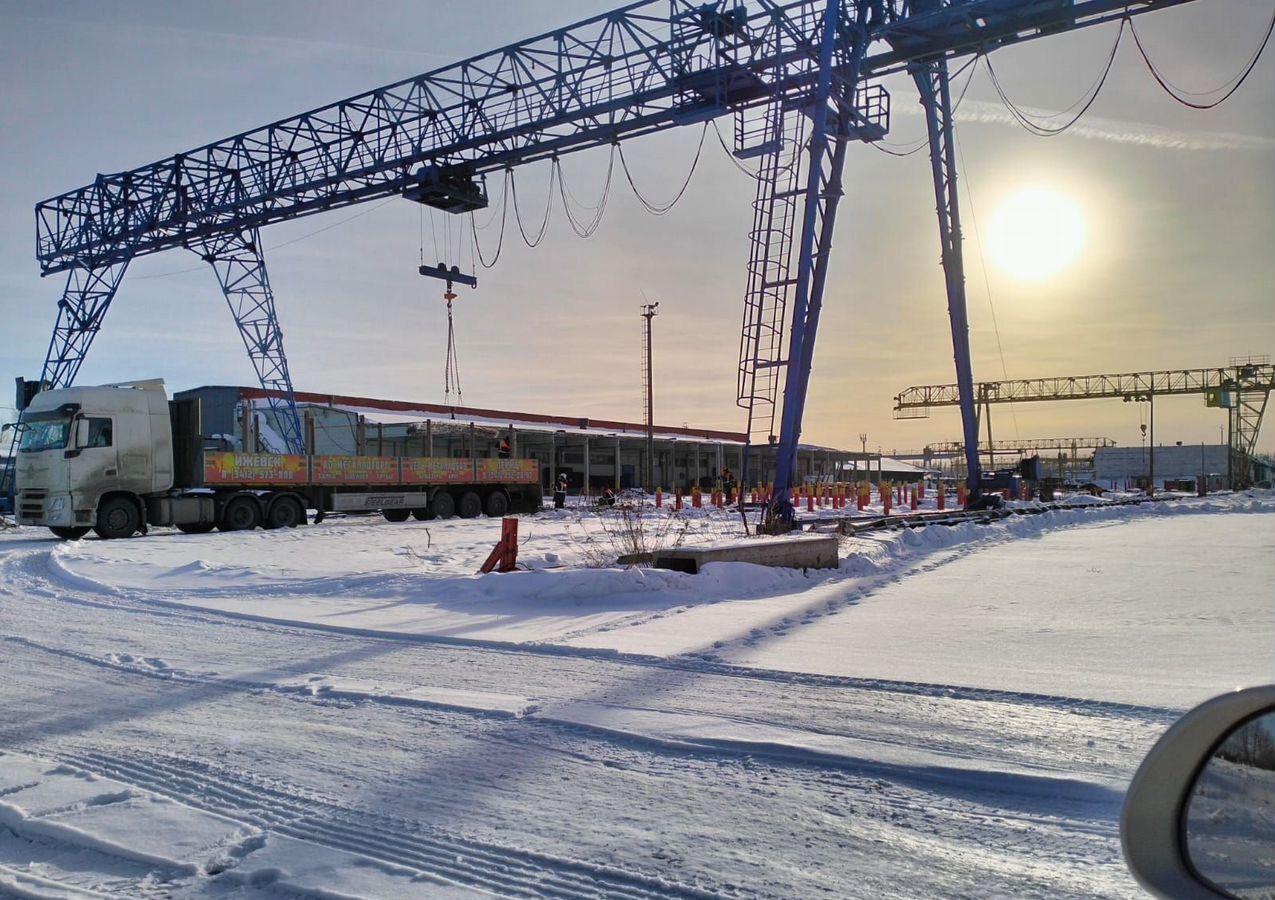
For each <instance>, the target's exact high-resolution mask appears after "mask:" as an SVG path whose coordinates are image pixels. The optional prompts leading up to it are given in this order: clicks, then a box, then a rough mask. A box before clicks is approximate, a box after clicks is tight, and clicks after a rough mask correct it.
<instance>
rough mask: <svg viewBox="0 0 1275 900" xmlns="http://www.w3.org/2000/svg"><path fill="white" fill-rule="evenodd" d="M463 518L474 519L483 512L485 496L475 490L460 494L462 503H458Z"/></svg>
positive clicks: (457, 506)
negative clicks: (479, 494)
mask: <svg viewBox="0 0 1275 900" xmlns="http://www.w3.org/2000/svg"><path fill="white" fill-rule="evenodd" d="M456 508H457V510H458V511H459V512H460V517H461V518H462V519H473V518H476V517H477V516H481V515H482V513H483V498H482V497H479V496H478V494H476V493H474V492H473V491H465V493H463V494H461V495H460V503H458V504H456Z"/></svg>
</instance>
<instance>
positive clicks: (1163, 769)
mask: <svg viewBox="0 0 1275 900" xmlns="http://www.w3.org/2000/svg"><path fill="white" fill-rule="evenodd" d="M1120 839H1121V843H1122V844H1123V847H1124V855H1125V862H1126V863H1127V864H1128V866H1129V869H1130V871H1132V872H1133V875H1134V877H1135V878H1137V879H1138V881H1139V883H1141V884H1142V886H1143V887H1145V888H1146V889H1147V890H1149V891H1151V893H1153V894H1155V895H1156V896H1160V897H1173V898H1183V900H1191V898H1206V897H1231V898H1254V897H1270V896H1275V685H1267V686H1265V687H1258V688H1249V689H1247V690H1242V691H1235V692H1233V693H1230V694H1224V695H1222V696H1221V697H1215V698H1214V699H1212V700H1210V701H1208V702H1207V703H1204V704H1201V705H1200V706H1197V707H1196V708H1195V709H1193V710H1191V711H1190V712H1189V713H1187V714H1186V715H1185V716H1183V717H1182V718H1181V719H1179V720H1178V721H1177V722H1176V723H1175V724H1174V725H1173V727H1172V728H1170V729H1169V730H1168V731H1167V732H1165V734H1164V736H1163V737H1161V738H1160V740H1159V741H1158V742H1156V745H1155V746H1154V747H1152V748H1151V752H1150V753H1148V754H1147V757H1146V759H1145V760H1143V762H1142V765H1141V766H1140V767H1139V768H1138V772H1137V774H1136V775H1134V778H1133V782H1132V783H1131V784H1130V785H1129V792H1128V794H1126V796H1125V804H1124V810H1123V812H1122V814H1121V817H1120Z"/></svg>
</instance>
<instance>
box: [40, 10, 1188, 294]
mask: <svg viewBox="0 0 1275 900" xmlns="http://www.w3.org/2000/svg"><path fill="white" fill-rule="evenodd" d="M1183 2H1189V0H1142V2H1133V3H1130V2H1116V0H1069V2H1066V3H1059V2H1056V0H1041V2H1035V3H1026V4H1024V3H1022V2H1021V0H952V2H945V3H922V2H921V0H891V2H886V0H858V2H850V0H847V3H846V6H847V7H854V8H855V9H858V8H859V7H863V8H867V9H870V10H872V21H873V23H874V24H873V26H872V28H873V30H872V32H871V34H870V42H871V43H872V45H873V46H880V47H882V48H884V49H883V50H882V52H878V53H876V55H872V54H870V53H869V54H868V55H866V56H865V57H864V58H863V60H862V62H861V63H859V72H858V73H857V75H858V78H859V79H860V80H866V79H870V78H874V77H879V76H881V75H884V74H889V73H891V72H894V71H901V70H902V69H903V68H904V67H905V66H906V64H907V63H908V62H909V61H912V60H916V59H918V58H936V57H951V56H955V55H962V54H968V53H975V52H982V51H983V50H986V49H990V48H991V47H994V46H1000V45H1003V44H1005V43H1009V42H1017V41H1023V40H1028V39H1031V38H1033V37H1038V36H1041V35H1043V34H1046V33H1050V32H1051V31H1052V30H1061V29H1067V28H1074V27H1082V26H1084V25H1091V24H1097V23H1099V22H1102V21H1107V20H1109V19H1110V18H1112V17H1113V16H1117V15H1119V16H1123V15H1129V14H1136V13H1138V12H1146V11H1150V10H1152V9H1158V8H1161V7H1165V6H1172V5H1176V4H1178V3H1183ZM825 5H826V3H825V0H795V2H793V0H789V2H780V0H747V2H746V3H745V2H737V0H715V2H713V3H708V4H705V3H701V2H696V0H642V2H638V3H633V4H630V5H629V6H626V7H623V8H621V9H617V10H614V11H612V12H609V13H605V14H603V15H600V16H595V17H593V18H591V19H588V20H585V21H584V22H580V23H577V24H575V25H572V26H569V27H565V28H561V29H557V30H554V31H551V32H548V33H546V34H543V35H541V36H539V37H536V38H531V39H528V40H525V41H522V42H519V43H517V44H513V45H511V46H508V47H505V48H503V49H501V50H497V51H494V52H492V53H487V54H482V55H478V56H474V57H471V58H470V59H467V60H464V61H463V62H460V63H456V64H454V65H451V66H446V67H443V68H440V69H436V70H434V71H432V72H428V73H425V74H422V75H418V76H415V77H413V78H409V79H405V80H403V81H399V82H396V83H394V84H391V85H386V86H384V87H380V88H377V89H375V90H372V91H369V92H367V93H364V94H359V95H357V96H354V97H350V98H348V99H346V100H342V101H340V102H339V103H335V104H332V105H330V106H326V107H322V108H319V109H316V110H312V111H310V112H307V113H303V114H301V115H299V116H294V117H291V118H288V119H282V120H280V121H277V122H274V123H272V124H270V125H267V126H265V127H263V128H258V129H255V130H253V131H248V132H244V133H242V134H238V135H235V136H233V137H230V138H226V139H225V140H221V141H216V142H213V143H211V144H206V145H204V146H203V147H199V148H196V149H194V150H190V151H187V152H185V153H178V154H176V155H174V156H171V157H168V158H166V159H163V160H159V161H157V162H154V163H151V164H150V165H146V166H141V167H139V168H136V169H132V170H130V171H127V172H120V173H116V174H109V175H98V176H97V178H96V179H95V180H94V181H93V182H92V183H91V184H88V185H85V186H83V187H81V188H78V189H77V190H74V191H70V192H68V193H65V194H61V195H59V196H57V197H53V198H50V199H48V200H44V201H42V202H40V203H39V204H37V205H36V230H37V237H36V259H37V260H38V262H39V264H40V268H41V273H42V274H44V275H49V274H52V273H55V272H59V271H64V270H66V269H69V268H72V267H75V266H81V267H87V266H99V265H108V264H111V263H113V262H116V261H119V260H122V259H128V258H131V257H133V256H137V255H141V254H145V253H153V252H157V251H159V250H163V249H167V248H169V247H174V246H184V245H186V244H187V243H188V242H190V241H192V240H195V239H199V238H206V237H208V236H209V235H211V234H215V233H217V232H219V231H230V230H241V231H242V230H245V229H251V228H254V227H260V226H261V225H265V224H268V223H271V222H277V221H283V220H287V219H292V218H297V217H299V216H304V215H309V214H312V213H317V212H322V211H325V210H329V209H334V208H339V207H344V206H349V205H351V204H354V203H359V202H362V201H367V200H373V199H377V198H380V197H386V196H393V195H395V194H401V193H403V192H405V191H409V190H411V189H412V188H413V186H414V180H413V174H414V169H415V168H416V167H419V166H423V165H425V164H427V163H432V164H434V165H436V166H439V167H441V168H443V169H445V170H460V171H462V172H465V173H468V174H481V173H483V172H490V171H494V170H499V169H502V168H505V167H509V166H516V165H522V164H526V163H529V162H534V161H536V160H540V159H545V158H547V157H551V156H554V155H562V154H566V153H570V152H573V151H576V150H581V149H584V148H587V147H591V146H597V145H598V144H605V143H611V142H615V141H618V140H622V139H625V138H631V137H634V136H637V135H641V134H646V133H651V132H654V131H660V130H663V129H666V128H671V127H677V126H680V125H684V124H687V123H688V122H692V121H703V120H705V119H708V118H713V117H716V116H722V115H726V114H729V113H732V112H737V111H739V110H740V109H742V108H747V107H749V106H754V105H760V104H766V103H770V102H774V101H776V100H783V99H784V98H787V99H788V101H789V102H794V101H793V98H796V97H799V96H800V95H801V94H802V93H803V92H808V91H810V90H811V89H812V87H813V86H814V84H815V83H816V81H817V77H818V66H819V52H818V51H819V34H820V28H821V26H820V20H821V17H822V11H823V8H824V7H825ZM913 6H916V8H917V9H918V10H921V9H924V10H926V11H925V12H919V13H917V14H913V12H912V7H913ZM931 7H934V9H931ZM843 20H844V24H843V29H844V30H845V31H846V33H849V31H850V30H851V28H852V25H851V22H850V16H849V15H848V14H847V13H846V11H844V10H843ZM883 42H884V43H883ZM781 68H782V69H784V70H785V71H787V72H789V73H790V75H789V77H788V78H787V79H786V80H785V81H784V82H782V83H769V82H766V81H765V80H764V79H763V78H761V77H760V76H759V75H758V74H757V73H762V72H767V71H775V70H779V69H781ZM852 77H853V76H852Z"/></svg>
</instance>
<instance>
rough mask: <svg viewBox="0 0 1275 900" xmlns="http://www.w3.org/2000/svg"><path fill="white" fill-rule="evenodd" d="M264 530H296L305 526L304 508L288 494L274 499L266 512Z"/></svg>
mask: <svg viewBox="0 0 1275 900" xmlns="http://www.w3.org/2000/svg"><path fill="white" fill-rule="evenodd" d="M263 524H264V526H265V527H266V528H296V527H297V526H298V525H304V524H305V507H303V506H302V505H301V501H300V500H298V499H297V498H296V497H293V496H291V495H290V494H285V495H283V496H282V497H276V498H275V499H274V502H273V503H271V504H270V508H269V509H267V510H266V521H265V522H264V523H263Z"/></svg>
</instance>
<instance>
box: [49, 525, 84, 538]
mask: <svg viewBox="0 0 1275 900" xmlns="http://www.w3.org/2000/svg"><path fill="white" fill-rule="evenodd" d="M49 531H52V532H53V533H54V534H56V535H57V536H58V537H60V538H61V539H62V540H64V541H78V540H79V539H80V538H82V537H84V535H86V534H88V533H89V529H88V528H80V527H74V528H68V527H67V526H65V525H50V526H49Z"/></svg>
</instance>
